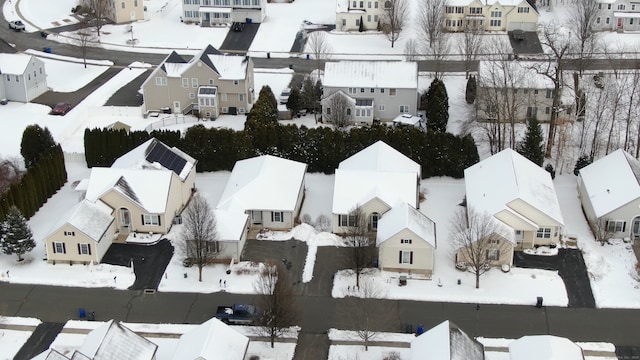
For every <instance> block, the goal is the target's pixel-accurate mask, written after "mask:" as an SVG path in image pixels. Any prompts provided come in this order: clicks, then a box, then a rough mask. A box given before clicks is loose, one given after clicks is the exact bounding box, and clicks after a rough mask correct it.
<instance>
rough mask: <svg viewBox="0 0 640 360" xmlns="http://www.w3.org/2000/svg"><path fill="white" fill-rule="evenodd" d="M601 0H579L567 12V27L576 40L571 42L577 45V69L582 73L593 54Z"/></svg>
mask: <svg viewBox="0 0 640 360" xmlns="http://www.w3.org/2000/svg"><path fill="white" fill-rule="evenodd" d="M601 4H602V3H601V2H599V1H598V0H580V1H575V2H574V3H573V4H572V7H573V11H570V12H569V27H570V28H571V33H572V34H573V35H575V37H576V40H577V41H572V44H573V45H575V46H576V47H577V49H575V50H574V53H575V55H576V57H577V60H578V65H579V67H578V70H579V72H580V74H581V75H582V73H583V71H584V66H585V65H586V63H587V62H588V61H589V58H590V57H591V55H592V54H593V50H594V48H595V44H596V40H597V37H598V32H596V31H595V29H594V27H595V25H596V20H597V18H598V17H599V16H600V13H601V10H600V9H599V7H600V6H601Z"/></svg>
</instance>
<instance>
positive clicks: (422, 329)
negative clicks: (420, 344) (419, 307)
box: [416, 324, 424, 336]
mask: <svg viewBox="0 0 640 360" xmlns="http://www.w3.org/2000/svg"><path fill="white" fill-rule="evenodd" d="M423 332H424V326H422V324H420V325H418V327H417V328H416V335H418V336H419V335H422V333H423Z"/></svg>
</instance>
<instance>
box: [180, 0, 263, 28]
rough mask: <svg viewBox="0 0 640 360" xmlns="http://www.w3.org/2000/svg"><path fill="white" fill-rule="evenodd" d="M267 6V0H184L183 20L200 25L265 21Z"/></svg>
mask: <svg viewBox="0 0 640 360" xmlns="http://www.w3.org/2000/svg"><path fill="white" fill-rule="evenodd" d="M266 7H267V0H184V1H182V21H184V22H193V23H197V24H200V26H214V25H226V24H230V23H233V22H246V23H260V22H262V21H264V18H265V8H266Z"/></svg>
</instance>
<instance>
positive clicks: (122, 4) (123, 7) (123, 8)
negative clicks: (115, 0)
mask: <svg viewBox="0 0 640 360" xmlns="http://www.w3.org/2000/svg"><path fill="white" fill-rule="evenodd" d="M122 8H123V9H124V1H123V2H122Z"/></svg>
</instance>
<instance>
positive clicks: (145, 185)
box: [85, 167, 172, 214]
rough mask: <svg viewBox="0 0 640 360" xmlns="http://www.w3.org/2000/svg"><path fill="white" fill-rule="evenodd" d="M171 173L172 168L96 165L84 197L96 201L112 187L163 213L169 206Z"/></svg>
mask: <svg viewBox="0 0 640 360" xmlns="http://www.w3.org/2000/svg"><path fill="white" fill-rule="evenodd" d="M171 174H172V172H171V171H169V170H157V171H148V170H141V169H120V168H101V167H93V168H92V169H91V175H90V177H89V185H88V186H87V192H86V195H85V198H86V199H87V200H89V201H91V202H96V201H97V200H98V199H100V198H101V197H102V196H103V195H104V194H105V193H107V192H108V191H110V190H112V189H113V190H114V191H117V192H118V193H120V194H121V195H122V196H124V197H125V198H128V199H129V200H130V201H131V202H133V203H135V204H137V205H138V206H140V207H141V208H143V209H145V210H146V211H148V212H149V213H153V214H162V213H164V212H165V210H166V208H167V197H168V195H169V189H170V187H171Z"/></svg>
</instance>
